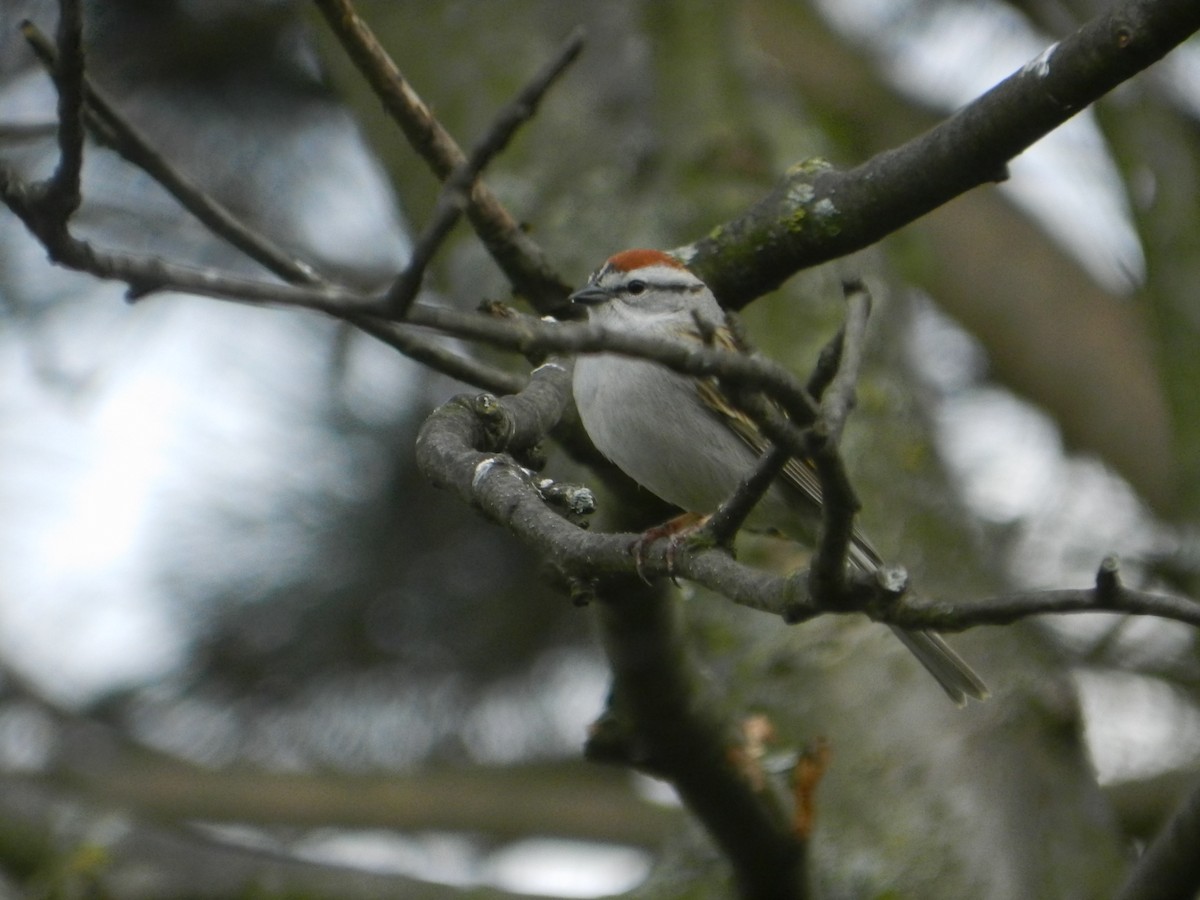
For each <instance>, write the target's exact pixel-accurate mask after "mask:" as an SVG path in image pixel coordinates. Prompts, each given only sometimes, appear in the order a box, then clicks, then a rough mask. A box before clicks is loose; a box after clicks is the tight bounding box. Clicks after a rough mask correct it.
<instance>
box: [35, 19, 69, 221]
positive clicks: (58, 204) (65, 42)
mask: <svg viewBox="0 0 1200 900" xmlns="http://www.w3.org/2000/svg"><path fill="white" fill-rule="evenodd" d="M58 7H59V13H58V34H57V41H58V52H59V56H60V57H61V58H62V60H63V65H62V66H61V69H60V71H59V73H58V74H57V76H56V77H55V79H54V82H55V85H56V86H57V88H58V147H59V160H58V166H57V168H55V170H54V174H53V175H51V176H50V180H49V181H47V182H46V183H45V192H46V193H45V203H46V208H47V210H51V211H52V214H53V215H54V216H55V217H56V218H58V219H59V222H58V225H57V227H58V228H61V229H63V230H65V229H66V227H67V220H68V219H70V217H71V214H72V213H73V212H75V210H76V209H78V208H79V201H80V196H79V175H80V172H81V171H82V170H83V0H62V2H60V3H59V5H58ZM26 27H29V26H28V23H26Z"/></svg>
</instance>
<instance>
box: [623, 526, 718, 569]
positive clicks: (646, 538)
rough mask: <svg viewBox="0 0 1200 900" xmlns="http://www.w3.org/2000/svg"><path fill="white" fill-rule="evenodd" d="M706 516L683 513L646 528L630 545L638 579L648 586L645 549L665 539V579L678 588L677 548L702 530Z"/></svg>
mask: <svg viewBox="0 0 1200 900" xmlns="http://www.w3.org/2000/svg"><path fill="white" fill-rule="evenodd" d="M708 519H709V517H708V516H705V515H700V514H699V513H684V514H683V515H679V516H676V517H675V518H673V519H670V520H669V521H666V522H663V523H662V524H661V525H655V526H654V527H653V528H647V529H646V530H645V531H643V532H642V533H641V534H640V535H638V536H637V538H636V539H635V540H634V542H633V544H632V545H630V550H631V551H632V552H633V567H634V571H636V572H637V574H638V578H640V579H642V581H644V582H646V584H650V579H649V578H648V577H647V576H646V570H645V566H646V548H648V547H649V546H650V545H651V544H653V543H654V542H655V541H658V540H660V539H662V538H666V539H667V549H666V563H667V577H668V578H670V579H671V581H672V582H674V583H675V586H676V587H679V582H678V580H676V578H675V557H676V555H677V554H678V553H679V548H680V547H681V546H682V545H683V543H684V542H685V541H686V540H687V539H688V538H689V537H691V536H692V535H693V534H695V533H696V532H697V531H699V530H700V529H701V528H703V527H704V526H705V525H706V524H707V523H708Z"/></svg>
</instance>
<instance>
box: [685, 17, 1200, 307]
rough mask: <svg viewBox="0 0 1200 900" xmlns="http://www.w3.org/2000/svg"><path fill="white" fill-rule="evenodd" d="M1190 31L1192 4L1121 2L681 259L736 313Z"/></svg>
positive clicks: (1063, 116)
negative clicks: (879, 148)
mask: <svg viewBox="0 0 1200 900" xmlns="http://www.w3.org/2000/svg"><path fill="white" fill-rule="evenodd" d="M1197 29H1200V4H1197V3H1196V2H1195V0H1126V2H1124V3H1119V4H1117V5H1116V6H1114V7H1113V8H1112V9H1111V10H1109V11H1108V12H1106V13H1104V14H1103V15H1101V16H1098V17H1097V18H1095V19H1093V20H1092V21H1091V22H1088V23H1087V24H1086V25H1084V26H1083V27H1082V28H1080V29H1079V30H1078V31H1076V32H1074V33H1073V34H1071V35H1070V36H1068V37H1066V38H1065V39H1063V40H1062V41H1060V42H1059V43H1057V44H1054V45H1052V46H1051V47H1049V48H1047V49H1046V51H1045V52H1044V53H1042V54H1041V56H1039V57H1038V58H1037V59H1035V60H1033V61H1032V62H1030V63H1029V64H1028V65H1027V66H1025V67H1023V68H1022V69H1021V70H1019V71H1018V72H1015V73H1013V74H1012V75H1011V76H1009V77H1008V78H1007V79H1005V80H1004V81H1002V82H1001V83H1000V84H998V85H996V87H994V88H992V89H991V90H990V91H988V92H987V93H986V94H984V95H983V96H982V97H979V98H978V99H977V100H975V101H974V102H972V103H969V104H968V105H967V106H965V107H963V108H962V109H961V110H959V112H958V113H956V114H955V115H953V116H951V117H950V118H949V119H946V120H945V121H943V122H942V123H940V124H939V125H937V126H935V127H934V128H932V129H930V130H929V131H927V132H925V133H924V134H922V135H920V136H918V137H915V138H913V139H912V140H910V141H908V142H907V143H905V144H903V145H901V146H899V147H896V148H895V149H893V150H889V151H886V152H884V153H880V154H879V155H877V156H875V157H873V158H872V159H870V160H868V161H867V162H865V163H863V164H862V165H860V166H857V167H856V168H853V169H849V170H839V169H835V168H833V167H832V166H830V165H828V164H827V163H824V162H822V161H815V162H811V163H801V164H798V165H796V166H793V167H792V169H790V170H789V171H788V172H787V174H786V175H785V176H784V178H783V180H782V181H781V182H780V183H779V185H778V186H777V187H776V188H775V189H774V190H773V191H772V192H771V193H770V194H769V195H768V196H767V197H765V198H763V200H761V201H760V202H759V203H758V204H757V205H755V206H754V207H753V208H752V209H750V210H749V211H747V212H746V214H745V215H743V216H740V217H739V218H737V219H734V220H733V221H731V222H727V223H726V224H725V225H723V226H721V227H719V228H717V229H716V230H715V231H713V232H711V233H710V234H709V235H708V236H706V237H704V238H702V239H701V240H698V241H696V242H695V243H693V244H690V245H688V246H687V247H685V248H683V249H682V250H681V251H679V252H680V253H681V255H682V256H683V258H684V259H685V260H687V261H688V262H689V265H690V266H691V267H692V268H693V269H695V271H696V273H697V274H698V275H700V277H701V278H703V279H704V280H705V281H706V282H707V283H708V284H709V286H710V287H711V288H712V289H713V290H714V292H715V293H716V294H717V296H718V297H719V298H721V302H722V303H724V304H725V305H727V306H729V307H730V308H733V309H740V308H742V307H743V306H745V305H746V304H747V303H749V302H750V301H751V300H753V299H754V298H755V297H758V296H761V295H762V294H765V293H767V292H769V291H772V290H774V289H775V288H777V287H778V286H779V285H780V284H782V283H783V282H784V281H786V280H787V279H788V278H789V277H791V276H792V275H793V274H794V273H795V272H797V271H798V270H800V269H803V268H807V267H809V266H812V265H816V264H817V263H821V262H825V261H827V260H830V259H835V258H837V257H839V256H844V255H845V254H847V253H850V252H853V251H855V250H859V249H861V248H863V247H866V246H869V245H870V244H873V243H875V242H876V241H878V240H879V239H880V238H882V237H884V236H885V235H888V234H891V233H892V232H893V231H896V230H897V229H899V228H901V227H903V226H904V225H906V224H908V223H909V222H912V221H914V220H915V219H918V218H920V217H921V216H923V215H924V214H925V213H927V212H929V211H931V210H933V209H936V208H937V207H939V206H942V205H943V204H945V203H946V202H948V201H949V200H951V199H953V198H954V197H957V196H958V195H959V194H962V193H964V192H966V191H968V190H970V189H971V188H974V187H977V186H979V185H981V184H986V183H988V182H991V181H1000V180H1003V179H1004V178H1005V177H1006V167H1007V164H1008V162H1009V160H1011V159H1012V158H1013V157H1015V156H1017V155H1018V154H1019V153H1021V152H1022V151H1023V150H1025V149H1026V148H1028V147H1029V146H1031V145H1032V144H1033V143H1035V142H1036V141H1037V140H1038V139H1040V138H1042V137H1044V136H1045V135H1046V134H1048V133H1049V132H1051V131H1053V130H1054V129H1055V128H1057V127H1058V126H1059V125H1061V124H1062V123H1063V122H1065V121H1067V119H1069V118H1071V117H1072V116H1073V115H1075V114H1076V113H1077V112H1079V111H1080V110H1081V109H1083V108H1084V107H1085V106H1087V105H1088V104H1090V103H1093V102H1095V101H1096V100H1097V99H1099V98H1100V97H1102V96H1104V94H1106V93H1108V92H1109V91H1111V90H1112V89H1113V88H1115V87H1116V86H1117V85H1119V84H1120V83H1121V82H1123V81H1125V80H1127V79H1129V78H1130V77H1132V76H1133V75H1135V74H1136V73H1138V72H1140V71H1141V70H1143V69H1145V68H1146V67H1148V66H1150V65H1151V64H1153V63H1154V62H1156V61H1157V60H1159V59H1161V58H1162V57H1163V56H1164V55H1165V54H1166V53H1167V52H1168V51H1170V50H1171V49H1172V48H1174V47H1176V46H1178V45H1179V44H1181V43H1182V42H1183V41H1185V40H1186V39H1187V38H1188V37H1189V36H1190V35H1192V34H1194V33H1195V32H1196V30H1197Z"/></svg>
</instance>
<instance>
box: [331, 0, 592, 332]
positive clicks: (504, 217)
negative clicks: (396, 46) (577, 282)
mask: <svg viewBox="0 0 1200 900" xmlns="http://www.w3.org/2000/svg"><path fill="white" fill-rule="evenodd" d="M315 2H316V5H317V7H318V9H320V11H321V13H322V14H323V15H324V16H325V20H326V21H327V22H328V24H329V27H330V29H331V30H332V31H333V33H334V35H335V36H336V37H337V39H338V41H339V42H340V43H341V44H342V47H343V48H344V49H345V50H346V53H347V55H349V57H350V59H351V61H352V62H353V63H354V64H355V66H357V67H358V70H359V71H360V72H361V73H362V75H363V76H364V77H365V78H366V80H367V83H368V84H369V85H370V86H371V89H372V90H373V91H374V92H375V95H376V96H377V97H378V98H379V100H380V101H381V102H382V103H383V106H384V109H386V110H387V112H388V114H389V115H390V116H391V117H392V118H393V119H394V120H395V121H396V123H397V124H398V125H399V126H400V128H401V130H402V131H403V132H404V135H405V137H407V138H408V141H409V143H410V144H411V145H412V146H413V148H414V149H415V150H416V151H417V152H418V153H419V154H420V155H421V157H422V158H423V159H424V160H425V161H426V163H428V165H429V166H430V168H431V169H432V170H433V173H434V174H435V175H436V176H437V178H438V179H439V180H442V181H444V180H446V179H448V178H449V177H450V175H451V173H453V172H454V170H455V169H457V168H458V167H459V166H461V165H462V164H463V163H464V162H465V160H466V155H465V154H464V153H463V151H462V149H461V148H460V147H459V146H458V144H457V143H456V142H455V140H454V138H453V137H451V136H450V133H449V132H448V131H447V130H446V129H445V128H444V127H443V126H442V124H441V123H440V122H439V121H438V120H437V119H436V118H435V117H434V115H433V113H431V112H430V110H429V107H428V106H427V105H426V104H425V102H424V101H423V100H422V99H421V98H420V96H419V95H418V94H417V92H416V91H415V90H414V89H413V87H412V85H410V84H409V83H408V81H407V80H406V79H405V78H404V76H403V75H402V74H401V72H400V69H399V67H398V66H397V65H396V63H395V62H394V61H393V60H392V59H391V57H390V56H389V55H388V53H387V51H386V50H384V49H383V45H382V44H380V43H379V41H378V39H377V38H376V37H375V35H374V34H373V33H372V32H371V29H370V28H369V27H368V26H367V24H366V22H364V21H363V19H362V18H361V17H360V16H359V15H358V12H357V11H356V10H355V8H354V4H353V3H351V2H350V0H315ZM467 216H468V217H469V218H470V220H471V224H472V226H473V227H474V228H475V231H476V233H477V234H478V235H479V238H480V240H481V241H483V244H484V246H485V247H487V249H488V252H489V253H490V254H491V255H492V258H493V259H494V260H495V261H496V263H497V265H499V266H500V269H501V270H502V271H503V272H504V274H505V275H506V276H507V277H508V279H509V281H510V282H511V283H512V285H513V287H514V289H515V290H516V291H517V293H519V294H521V295H523V296H524V297H526V298H527V299H528V300H529V302H530V303H531V304H532V305H533V307H534V308H535V309H537V310H538V311H539V312H542V313H549V312H553V311H554V310H556V309H558V308H559V307H561V306H562V304H563V300H564V298H566V296H567V295H568V294H569V293H570V292H571V286H570V285H569V284H568V283H567V282H566V281H564V280H563V279H562V278H561V277H559V276H558V275H557V274H556V273H555V272H554V270H553V268H552V267H551V265H550V263H549V259H548V258H547V256H546V254H545V252H544V251H543V250H542V249H541V248H540V247H539V246H538V245H537V244H536V243H535V242H534V241H533V239H532V238H530V237H529V235H527V234H525V232H524V230H523V229H522V228H521V225H520V223H519V222H518V221H517V220H516V219H515V218H514V217H513V216H512V215H511V214H510V213H509V212H508V210H507V209H505V208H504V205H503V204H502V203H501V202H500V200H499V199H498V198H497V197H496V195H495V194H494V193H492V191H491V189H490V188H489V187H488V186H487V185H486V184H485V183H484V182H483V181H482V180H479V179H476V181H475V183H474V185H473V186H472V188H471V193H470V204H469V206H468V207H467Z"/></svg>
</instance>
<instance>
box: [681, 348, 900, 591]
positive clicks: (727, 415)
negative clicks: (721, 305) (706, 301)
mask: <svg viewBox="0 0 1200 900" xmlns="http://www.w3.org/2000/svg"><path fill="white" fill-rule="evenodd" d="M729 349H732V347H730V348H729ZM696 390H697V391H698V392H699V394H700V399H701V400H702V401H703V402H704V405H705V406H706V407H708V408H709V409H711V410H712V411H713V412H714V413H715V414H716V415H719V416H720V417H721V419H722V420H723V421H724V422H725V424H726V425H728V426H729V428H730V429H731V430H732V431H733V432H734V433H735V434H736V435H737V436H738V437H740V438H741V439H742V440H743V441H745V442H746V446H748V447H749V448H750V449H751V450H753V451H754V455H755V456H762V455H763V453H765V452H766V450H767V443H768V442H767V439H766V437H765V436H764V435H763V433H762V432H761V431H760V430H759V428H758V426H757V425H756V424H755V423H754V420H753V419H751V418H750V417H749V416H747V415H746V414H745V413H744V412H742V411H741V410H740V409H737V408H736V407H735V406H733V405H732V404H731V403H730V402H729V400H728V398H726V397H725V395H724V394H723V393H722V392H721V389H720V388H719V387H718V386H717V383H716V380H715V379H712V378H704V379H699V378H698V379H696ZM780 477H781V479H782V481H783V483H784V484H785V485H787V486H788V487H789V488H790V489H792V490H793V491H795V492H796V493H797V494H798V495H799V501H800V502H802V503H807V504H810V505H811V506H812V508H813V509H814V510H819V509H820V506H821V482H820V480H819V479H818V478H817V473H816V472H815V471H814V470H813V465H812V463H811V462H810V461H809V460H807V459H800V458H798V457H795V456H793V457H791V458H790V459H789V460H788V461H787V463H786V464H785V465H784V467H783V472H782V473H781V475H780ZM852 538H853V541H854V551H855V552H854V553H852V562H854V563H856V564H857V565H859V566H860V567H862V568H863V569H871V568H875V567H877V566H879V565H881V564H882V563H883V560H882V558H881V557H880V556H879V553H878V552H877V551H876V550H875V548H874V547H873V546H872V545H871V542H870V541H869V540H867V537H866V535H864V534H863V533H862V532H861V531H860V530H859V529H858V526H857V525H856V526H855V527H854V532H853V535H852Z"/></svg>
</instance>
